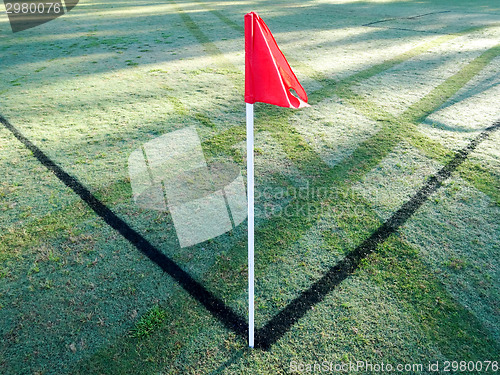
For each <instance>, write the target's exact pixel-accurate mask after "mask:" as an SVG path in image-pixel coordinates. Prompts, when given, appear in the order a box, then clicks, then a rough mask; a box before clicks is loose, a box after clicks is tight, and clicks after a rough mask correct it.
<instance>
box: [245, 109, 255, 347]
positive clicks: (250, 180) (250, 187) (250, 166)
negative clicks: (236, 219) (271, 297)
mask: <svg viewBox="0 0 500 375" xmlns="http://www.w3.org/2000/svg"><path fill="white" fill-rule="evenodd" d="M246 105H247V194H248V346H249V347H251V348H253V347H254V327H255V324H254V162H253V104H248V103H246Z"/></svg>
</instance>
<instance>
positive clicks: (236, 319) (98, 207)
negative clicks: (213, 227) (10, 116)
mask: <svg viewBox="0 0 500 375" xmlns="http://www.w3.org/2000/svg"><path fill="white" fill-rule="evenodd" d="M0 123H2V124H3V125H4V126H5V128H6V129H7V130H9V131H10V132H11V133H12V134H13V135H14V137H16V138H17V140H18V141H19V142H21V143H22V144H23V145H24V146H26V148H28V149H29V150H30V151H31V152H32V153H33V156H34V157H35V158H37V159H38V161H39V162H40V163H42V164H43V165H44V166H45V167H46V168H47V169H48V170H50V171H51V172H52V173H54V175H55V176H56V177H57V178H58V179H59V180H60V181H61V182H63V183H64V184H65V185H66V186H67V187H69V188H70V189H71V190H73V191H74V192H75V193H76V194H77V195H78V196H79V197H80V198H81V199H82V200H83V201H84V202H85V203H87V205H88V206H89V207H90V208H91V209H92V210H93V211H94V212H95V213H96V214H97V215H99V216H100V217H101V218H102V219H103V220H104V221H105V222H106V223H107V224H108V225H109V226H110V227H112V228H113V229H115V230H116V231H117V232H119V233H120V234H121V235H122V236H123V237H124V238H125V239H127V240H128V241H129V242H130V243H131V244H132V245H134V246H135V247H136V248H137V250H139V251H140V252H141V253H143V254H144V255H145V256H146V257H148V258H149V259H150V260H151V261H152V262H154V263H155V264H156V265H157V266H158V267H160V268H161V269H162V270H163V271H164V272H166V273H167V274H169V275H170V276H171V277H172V278H173V279H174V280H175V281H176V282H177V283H179V285H181V286H182V287H183V288H184V290H186V291H187V292H188V293H189V294H190V295H191V296H192V297H193V298H194V299H196V300H197V301H198V302H199V303H201V304H202V305H203V306H204V307H205V308H206V309H207V310H208V311H209V312H210V313H211V314H212V315H213V316H214V317H215V318H216V319H218V320H219V321H220V322H221V323H222V324H223V325H224V326H225V327H226V328H228V329H230V330H232V331H234V332H235V333H236V334H239V335H241V336H246V335H247V332H248V327H247V322H246V321H245V319H243V318H242V317H240V316H239V315H238V314H236V313H235V312H234V311H233V310H231V309H230V308H229V307H228V306H226V305H225V303H224V302H223V301H222V300H220V299H219V298H217V297H216V296H214V295H213V294H212V293H211V292H209V291H208V290H207V289H205V287H204V286H203V285H201V284H200V283H199V282H198V281H196V280H195V279H194V278H193V277H192V276H191V275H190V274H188V273H187V272H186V271H184V270H183V269H182V268H181V267H179V265H177V264H176V263H175V262H174V261H173V260H172V259H170V258H169V257H167V256H166V255H165V254H163V253H162V252H161V251H160V250H158V249H157V248H156V247H155V246H154V245H152V244H151V243H150V242H149V241H148V240H147V239H146V238H144V237H143V236H142V235H141V234H140V233H138V232H137V231H136V230H134V229H133V228H131V227H130V226H129V225H128V224H127V223H126V222H125V221H124V220H122V219H121V218H119V217H118V216H117V215H116V214H115V213H114V212H113V211H111V210H110V209H109V208H108V207H107V206H106V205H104V204H103V203H102V202H101V201H99V200H98V199H97V198H96V197H95V195H93V194H92V193H91V192H90V191H89V190H88V189H87V188H86V187H85V186H84V185H83V184H82V183H81V182H80V181H79V180H78V179H76V178H75V177H73V176H71V175H69V174H68V173H66V172H65V171H64V170H63V169H62V168H61V167H60V166H59V165H57V164H56V163H54V162H53V161H52V160H51V159H50V158H49V157H48V156H47V155H45V154H44V153H43V151H42V150H40V149H39V148H38V147H37V146H35V145H34V144H33V143H32V142H31V141H30V140H29V139H27V138H26V137H25V136H24V135H23V134H22V133H21V132H20V131H19V130H18V129H17V128H15V127H14V126H13V125H12V124H11V123H10V122H9V121H7V120H6V119H5V118H4V117H3V116H1V115H0Z"/></svg>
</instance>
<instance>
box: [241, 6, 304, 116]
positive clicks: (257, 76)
mask: <svg viewBox="0 0 500 375" xmlns="http://www.w3.org/2000/svg"><path fill="white" fill-rule="evenodd" d="M290 89H293V90H295V92H296V93H297V95H298V96H299V98H300V99H299V98H297V97H296V96H294V95H293V94H292V93H291V92H290ZM245 102H246V103H250V104H253V103H255V102H262V103H269V104H274V105H277V106H280V107H290V108H301V107H308V106H309V104H307V94H306V91H305V90H304V88H303V87H302V85H301V84H300V83H299V81H298V80H297V77H296V76H295V74H294V73H293V71H292V69H291V68H290V65H289V64H288V61H286V58H285V56H284V55H283V52H281V50H280V49H279V47H278V44H276V41H275V40H274V37H273V34H271V31H270V30H269V28H268V27H267V25H266V24H265V23H264V21H263V20H262V18H260V17H259V16H258V15H257V13H254V12H251V13H248V14H245Z"/></svg>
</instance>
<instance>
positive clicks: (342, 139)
mask: <svg viewBox="0 0 500 375" xmlns="http://www.w3.org/2000/svg"><path fill="white" fill-rule="evenodd" d="M249 6H250V5H247V4H245V5H243V4H241V3H237V2H234V3H228V2H226V3H220V2H210V1H208V2H201V1H197V2H191V3H190V2H184V1H175V2H174V1H169V2H167V3H155V2H153V3H151V2H149V3H141V2H139V3H137V2H136V3H134V4H131V3H128V2H121V3H115V2H112V3H106V4H104V3H102V4H101V3H95V2H90V3H85V4H79V5H78V6H77V7H76V8H75V9H73V10H72V12H70V13H69V14H68V15H65V16H64V17H61V18H60V19H58V20H56V21H52V22H50V23H47V24H46V25H43V26H40V27H38V28H35V29H32V30H28V31H26V32H23V33H19V34H15V35H12V34H7V31H8V25H7V24H6V23H5V22H3V23H0V32H1V33H2V34H1V35H8V36H7V37H3V38H0V51H1V53H2V58H1V61H2V63H1V64H2V65H1V67H2V72H1V75H2V77H3V79H2V80H0V92H2V97H1V98H0V103H1V104H0V106H1V108H2V109H1V114H2V115H3V116H6V117H7V118H8V119H9V120H10V121H11V122H12V123H13V124H14V125H15V126H16V127H18V128H19V129H20V130H21V131H22V132H23V133H24V134H25V135H26V136H27V137H28V138H30V139H32V140H33V142H34V143H35V144H37V145H38V146H39V147H40V148H41V149H42V150H44V151H45V152H46V153H47V154H48V155H49V156H50V157H51V158H52V159H53V160H54V161H56V162H57V163H59V164H60V165H61V166H62V167H63V168H65V169H66V170H67V171H68V172H69V173H71V174H73V175H75V176H76V177H78V178H79V179H80V180H81V181H82V182H83V183H84V184H85V185H86V186H88V187H89V188H90V189H91V190H92V191H93V192H94V193H95V194H96V196H97V197H98V198H99V199H101V200H102V201H103V202H104V203H105V204H107V205H108V206H109V207H111V208H112V209H113V211H115V212H116V213H117V214H118V215H119V216H120V217H122V218H124V219H125V220H126V221H127V222H128V223H129V224H130V225H131V226H132V227H133V228H135V229H136V230H138V231H139V232H140V233H141V234H143V235H144V236H145V237H146V238H147V239H148V240H149V241H151V242H152V243H153V244H154V245H155V246H157V247H158V248H159V249H160V250H161V251H163V252H165V253H166V254H167V255H168V256H170V257H171V258H172V259H174V261H176V262H177V263H178V264H179V265H181V267H183V268H184V269H185V270H187V271H188V272H189V273H191V274H192V275H193V276H194V277H195V278H196V279H197V280H199V281H200V282H201V283H202V284H203V285H205V286H206V287H207V288H208V289H209V290H210V291H212V292H213V293H214V294H216V295H217V296H219V297H220V298H222V299H223V300H224V301H225V302H226V303H227V304H228V305H229V306H230V307H231V308H232V309H234V310H235V311H237V312H238V313H240V314H241V315H242V316H245V315H246V309H247V307H246V234H245V232H246V226H245V224H243V225H241V226H240V227H238V228H236V229H235V230H234V231H232V232H229V233H226V234H224V235H222V236H220V237H217V238H215V239H212V240H210V241H207V242H206V243H203V244H199V245H196V246H193V247H191V248H186V249H180V248H179V247H178V243H177V240H176V235H175V228H174V226H173V223H172V219H171V217H170V215H169V214H168V213H158V212H153V211H147V210H142V209H140V208H139V207H137V206H135V205H134V204H133V201H132V199H131V194H132V192H131V188H130V180H129V177H128V173H127V168H126V165H127V159H128V156H129V155H130V153H131V152H132V151H133V150H135V149H137V148H138V147H140V146H141V145H142V144H144V143H145V142H147V141H149V140H151V139H153V138H156V137H158V136H160V135H162V134H165V133H168V132H170V131H174V130H177V129H182V128H184V127H186V126H192V125H195V126H196V127H197V131H198V133H199V134H200V137H201V138H202V145H203V151H204V154H205V157H206V158H207V159H208V160H209V161H210V160H224V159H227V160H230V161H233V162H236V163H238V164H239V165H240V167H241V168H242V169H243V170H244V166H245V151H244V150H245V148H244V141H245V129H244V106H243V104H242V90H243V54H242V48H243V47H242V46H243V44H242V42H243V29H242V16H243V14H244V13H246V12H247V11H249V10H251V9H250V8H247V7H249ZM252 7H255V8H254V9H255V10H257V11H258V12H259V13H260V14H261V16H262V17H263V18H264V19H265V20H266V22H267V23H268V25H269V26H270V27H271V29H272V31H273V32H274V34H275V37H276V39H277V40H278V43H279V44H280V46H281V47H282V49H283V51H284V52H285V54H286V56H287V57H288V59H289V61H290V63H291V65H292V66H293V67H294V69H295V71H296V73H297V75H298V77H299V79H300V81H301V82H302V83H303V84H304V86H305V87H306V90H307V91H308V94H309V97H310V103H311V104H312V105H313V106H312V107H311V108H309V109H305V110H301V111H292V110H288V109H281V108H274V107H271V106H268V105H260V104H258V105H257V106H256V179H257V231H256V239H257V247H256V248H257V268H256V275H257V288H256V292H257V296H256V297H257V300H256V301H257V305H256V306H257V315H256V318H257V326H258V327H260V326H262V325H264V324H265V323H266V322H267V321H268V320H269V319H270V318H272V317H273V316H274V315H275V314H276V313H277V312H279V311H280V310H281V309H282V308H284V307H285V306H286V305H287V304H288V303H289V302H290V301H291V300H293V299H294V298H295V297H296V296H297V295H298V294H300V293H301V291H303V290H305V289H307V288H308V287H309V286H310V285H311V284H312V283H313V282H314V281H315V280H317V279H318V278H320V277H321V276H322V275H323V274H324V272H325V271H326V270H327V269H328V268H329V267H331V266H333V265H334V264H335V263H336V262H337V261H339V260H340V259H341V258H342V257H343V256H344V254H346V253H347V252H348V251H350V250H352V249H353V248H355V247H356V246H357V245H358V244H359V243H361V242H362V241H363V240H364V239H366V238H367V237H368V236H369V235H370V234H371V233H372V232H373V231H374V230H375V229H376V228H377V227H378V226H379V225H380V224H381V223H382V222H383V220H384V219H386V218H387V217H388V216H390V214H391V213H392V212H394V210H396V209H397V208H399V206H400V205H401V204H402V203H403V202H404V201H405V200H406V199H408V198H409V197H410V196H411V195H412V194H413V193H414V192H415V191H416V190H418V189H419V188H420V187H421V185H422V184H423V183H424V181H425V178H427V177H428V176H429V175H431V174H432V173H434V172H435V171H436V170H437V169H438V168H439V167H440V166H441V165H443V164H445V163H446V162H447V161H449V160H450V158H451V157H452V156H453V153H454V151H456V150H457V149H459V148H461V147H463V145H465V144H466V143H467V141H468V140H470V139H472V138H473V137H474V136H475V135H477V133H478V132H479V131H481V129H482V128H484V127H486V126H487V125H490V123H491V121H492V119H493V120H494V116H495V111H494V110H493V109H492V108H494V103H495V97H496V96H495V95H496V94H495V93H496V91H495V90H496V89H495V87H496V86H495V85H496V84H497V82H498V77H497V76H496V75H495V71H496V70H497V69H498V63H499V59H498V54H499V49H498V46H494V45H492V43H493V44H495V40H496V41H498V26H496V25H497V23H496V22H497V20H498V14H499V12H500V10H499V9H497V8H498V6H497V4H496V2H494V1H481V2H480V4H479V3H478V2H474V3H473V4H472V3H471V2H470V1H459V2H451V1H445V0H443V1H439V2H430V1H424V2H400V1H389V2H371V1H367V2H349V1H347V2H335V3H334V2H332V3H328V2H318V1H313V2H308V3H303V4H298V3H297V4H295V3H294V4H292V3H285V2H281V3H259V4H252ZM471 10H474V12H472V11H471ZM443 11H450V12H446V13H443ZM427 13H432V14H430V15H428V16H422V17H418V18H415V19H411V18H408V17H409V16H414V15H422V14H427ZM383 19H386V20H388V19H390V21H387V22H382V23H379V24H375V25H372V26H367V27H360V25H364V24H368V23H370V22H374V21H377V20H383ZM412 27H414V31H412ZM405 28H406V29H408V30H401V29H405ZM304 35H306V36H305V37H304ZM496 43H497V42H496ZM26 50H30V51H33V53H32V54H26V53H25V52H23V51H26ZM139 56H140V58H139ZM450 61H456V62H457V64H455V65H453V64H451V65H450ZM450 66H451V67H450ZM413 73H414V75H412V74H413ZM431 73H432V74H431ZM405 74H406V76H405ZM373 82H379V83H380V82H386V83H387V84H380V86H379V87H377V86H376V85H375V86H373ZM409 82H410V83H411V84H413V85H414V86H415V90H413V89H412V87H411V85H410V90H408V86H409ZM484 82H490V83H491V84H490V86H488V85H487V84H485V83H484ZM384 90H386V91H384ZM413 92H414V93H418V95H417V94H414V95H412V93H413ZM391 97H392V98H393V99H394V100H393V103H392V102H391V100H390V98H391ZM387 103H389V104H387ZM468 103H473V104H468ZM466 104H467V105H469V107H467V105H466ZM470 106H473V107H474V108H473V111H472V110H470ZM471 112H473V113H474V124H472V125H471V124H469V123H468V121H467V118H468V115H469V114H470V113H471ZM446 126H448V128H446ZM453 126H455V127H456V128H459V129H465V130H467V132H463V134H462V133H460V134H458V133H459V132H458V131H452V130H450V129H453ZM446 132H448V133H446ZM495 137H497V136H495ZM497 139H498V138H492V139H491V140H488V141H486V142H485V143H484V146H481V147H480V148H479V149H478V150H477V152H474V154H473V155H471V158H470V160H468V161H466V162H465V163H464V164H463V165H462V166H461V167H460V168H459V170H458V171H457V172H455V173H454V175H453V178H452V179H450V180H449V181H447V182H446V183H445V185H444V186H443V188H442V189H441V190H440V191H439V192H437V193H436V194H435V195H433V196H432V197H431V199H430V200H429V202H427V203H426V204H425V205H424V206H423V207H422V208H421V209H420V210H419V211H418V212H417V214H415V216H414V217H413V218H412V219H411V220H409V222H408V223H407V224H406V225H405V226H404V227H403V228H401V230H400V231H399V232H398V233H397V234H395V235H393V236H391V237H390V238H389V240H387V241H386V242H385V243H384V244H382V245H381V246H379V248H378V249H377V251H376V252H375V253H374V254H372V255H371V256H370V257H368V258H367V259H365V260H364V261H363V263H362V266H361V267H360V269H359V270H358V271H357V272H356V273H355V274H354V275H352V277H350V278H348V279H347V280H345V281H344V282H343V283H342V285H341V286H340V287H339V288H337V289H335V290H334V291H332V292H331V293H330V294H328V295H327V296H326V297H325V300H324V301H322V302H321V303H319V304H317V305H315V306H314V308H313V309H311V311H310V312H309V313H308V314H307V315H306V316H304V317H303V318H302V319H301V320H300V321H298V322H297V323H296V324H295V325H294V326H293V327H292V328H291V329H290V331H288V332H287V333H286V334H285V335H284V336H283V337H282V338H281V339H280V340H278V342H277V343H276V344H275V345H274V346H273V347H272V348H271V349H270V350H269V351H261V350H247V349H246V341H245V340H244V339H243V338H241V337H238V336H236V335H235V334H234V333H233V332H231V331H229V330H227V329H226V328H224V327H223V326H222V325H221V323H220V322H218V321H217V320H216V319H215V318H214V317H212V316H211V315H210V314H209V313H208V312H207V311H206V310H205V309H204V308H203V307H202V306H201V305H200V304H199V303H197V302H196V301H195V300H194V299H192V297H190V296H189V295H188V294H187V293H186V292H185V291H184V290H183V289H182V288H180V287H179V286H178V285H177V284H176V283H175V282H173V281H172V280H171V279H170V278H169V277H168V276H166V275H164V274H162V273H161V272H160V271H159V270H158V269H157V268H156V266H154V265H153V264H152V263H151V262H149V261H148V260H146V259H145V258H144V257H142V256H141V255H140V254H139V253H138V252H137V250H136V249H135V248H134V247H132V246H131V245H130V244H129V243H127V242H126V241H125V240H124V239H123V238H121V237H120V236H119V235H118V234H117V233H115V232H114V231H113V230H112V229H110V228H109V227H108V226H107V225H106V224H105V223H103V222H102V221H101V220H100V219H99V218H97V217H96V216H95V214H94V213H93V212H92V211H91V210H90V209H89V208H88V207H86V206H85V204H83V203H82V202H81V201H79V200H78V199H77V197H76V196H74V194H73V193H72V192H71V191H70V190H69V189H67V188H66V187H64V186H63V185H62V184H61V183H60V182H59V181H58V180H57V179H56V178H55V177H54V176H52V175H51V174H50V173H49V172H47V171H46V170H45V169H44V168H43V167H42V166H40V165H39V163H38V162H37V161H36V160H35V159H34V158H33V157H32V156H31V155H30V153H29V152H28V151H26V150H25V149H24V148H23V147H22V146H21V145H20V144H18V143H17V141H15V140H14V139H13V137H12V136H11V135H10V134H9V133H8V132H7V131H6V130H5V129H3V128H0V168H1V170H2V176H3V178H2V179H0V318H1V322H2V323H1V324H0V335H1V337H2V340H0V373H1V372H2V371H3V372H5V373H7V374H10V373H13V374H14V373H15V374H53V373H54V374H55V373H57V374H62V373H71V374H129V373H130V374H159V373H161V374H270V373H273V374H274V373H276V374H281V373H283V374H284V373H289V365H290V361H292V360H295V361H299V362H306V363H307V362H321V361H323V360H328V361H333V362H335V363H340V362H342V361H343V362H347V361H356V360H366V361H371V362H373V363H380V362H382V361H383V362H385V363H417V362H421V363H428V362H435V361H438V360H439V361H441V362H443V361H445V360H471V361H483V360H494V359H495V358H496V357H495V356H498V352H499V349H500V348H499V346H500V337H499V333H498V326H499V324H498V322H499V321H498V316H499V315H498V312H499V310H498V300H499V298H500V296H499V284H498V280H499V278H498V270H499V264H498V256H497V255H498V251H499V250H500V248H499V240H498V239H499V238H500V236H499V231H498V217H499V215H498V213H499V196H498V192H499V189H498V186H499V175H498V165H499V164H498V162H499V160H500V159H499V156H498V152H496V151H495V146H494V145H495V143H494V142H495V141H496V140H497ZM311 192H312V193H311Z"/></svg>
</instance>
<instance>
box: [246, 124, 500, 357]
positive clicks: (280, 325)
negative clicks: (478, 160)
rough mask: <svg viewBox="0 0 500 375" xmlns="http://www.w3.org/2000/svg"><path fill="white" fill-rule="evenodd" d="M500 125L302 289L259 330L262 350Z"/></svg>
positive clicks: (486, 132)
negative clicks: (320, 276)
mask: <svg viewBox="0 0 500 375" xmlns="http://www.w3.org/2000/svg"><path fill="white" fill-rule="evenodd" d="M499 128H500V121H497V122H496V123H494V124H493V125H492V126H490V127H488V128H486V129H485V130H484V131H483V132H482V133H481V134H480V135H479V136H477V137H476V138H475V139H474V140H472V141H471V142H470V143H469V144H468V145H467V146H466V147H465V148H463V149H462V150H460V151H458V152H457V153H456V154H455V157H454V158H453V159H452V160H451V161H450V162H449V163H448V164H446V165H445V166H444V167H443V168H442V169H441V170H440V171H439V172H438V173H437V174H436V175H434V176H432V177H430V178H429V180H428V181H427V183H426V184H425V185H424V186H423V187H422V188H421V189H420V190H419V191H418V192H417V193H416V194H415V195H414V196H413V197H412V198H411V199H410V200H409V201H408V202H406V203H405V204H403V205H402V206H401V208H400V209H399V210H397V211H396V212H395V213H394V214H393V215H392V216H391V217H390V218H389V219H388V220H387V221H386V222H385V223H383V224H382V225H381V226H380V227H379V228H378V229H377V230H376V231H375V232H374V233H373V234H372V235H371V236H370V237H369V238H368V239H366V240H365V241H363V242H362V243H361V244H360V245H359V246H358V247H356V248H355V249H354V250H353V251H352V252H350V253H349V254H348V255H347V256H346V257H345V258H344V259H343V260H342V261H340V262H339V263H338V264H336V265H335V266H333V267H332V268H330V270H329V271H328V272H327V273H326V274H325V275H324V276H323V277H322V278H321V279H319V280H318V281H316V282H315V283H314V284H313V285H312V286H311V287H310V288H309V289H307V290H305V291H304V292H302V294H301V295H300V296H298V297H297V298H296V299H294V300H293V301H292V302H291V303H289V304H288V306H287V307H285V308H284V309H283V310H281V311H280V312H279V313H278V314H277V315H275V316H274V317H273V318H272V319H271V320H270V321H269V322H268V323H267V324H266V325H265V326H264V327H262V328H261V329H259V330H258V331H257V332H256V344H257V346H258V347H259V348H261V349H266V350H267V349H269V348H270V347H271V346H272V345H273V344H274V343H275V342H276V341H277V340H279V339H280V338H281V337H282V336H283V335H284V334H285V333H286V332H287V331H288V330H289V329H290V328H291V327H292V326H293V325H294V324H295V323H296V322H297V321H298V320H299V319H301V318H302V317H303V316H304V315H305V314H306V313H307V312H308V311H309V310H310V309H311V307H313V306H314V305H315V304H317V303H319V302H321V301H322V300H323V299H324V298H325V296H326V295H327V294H328V293H330V292H331V291H332V290H333V289H335V287H336V286H338V285H339V284H340V283H341V282H342V281H344V280H345V279H347V278H348V277H349V276H350V275H351V274H352V273H353V272H355V271H356V270H357V269H358V268H359V265H360V263H361V261H362V260H363V259H365V258H366V257H367V256H368V255H370V254H371V253H373V252H374V251H375V250H376V248H377V246H378V245H379V244H381V243H383V242H384V241H385V240H387V238H389V236H391V235H392V234H393V233H395V232H396V231H397V230H398V229H399V228H400V227H401V226H402V225H403V224H405V223H406V221H407V220H408V219H409V218H410V217H411V216H412V215H413V214H414V213H415V212H416V211H417V210H418V209H419V208H420V206H422V204H424V203H425V202H426V201H427V199H428V198H429V196H430V195H431V194H433V193H434V192H435V191H436V190H438V189H439V188H440V187H441V186H442V184H443V182H444V181H445V180H447V179H448V178H449V177H450V176H451V174H452V173H453V172H454V171H455V170H456V169H457V168H458V167H459V166H460V164H462V163H463V162H464V161H465V160H466V159H467V157H468V156H469V154H470V153H471V152H472V151H474V149H475V148H476V147H477V146H478V145H479V144H480V143H481V142H482V141H484V140H485V139H486V138H488V136H489V135H490V134H491V133H492V132H493V131H495V130H498V129H499Z"/></svg>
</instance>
